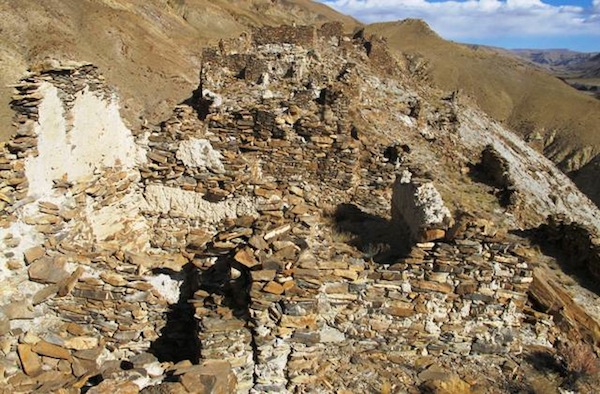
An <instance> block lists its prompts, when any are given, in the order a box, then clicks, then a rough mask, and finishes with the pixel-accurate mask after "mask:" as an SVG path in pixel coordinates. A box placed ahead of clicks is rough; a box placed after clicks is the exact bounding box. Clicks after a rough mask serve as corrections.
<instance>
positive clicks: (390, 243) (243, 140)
mask: <svg viewBox="0 0 600 394" xmlns="http://www.w3.org/2000/svg"><path fill="white" fill-rule="evenodd" d="M202 64H203V66H202V71H201V74H200V76H201V81H202V82H201V85H200V86H199V87H198V89H197V90H196V91H195V92H193V94H190V98H189V99H188V100H187V101H186V103H185V104H182V105H179V106H177V107H176V108H174V110H173V113H172V115H171V116H170V118H169V119H167V120H165V121H164V122H162V123H161V124H159V125H156V126H144V127H140V128H137V129H134V130H131V129H130V128H128V127H127V126H126V125H125V124H124V123H123V121H122V120H121V118H120V117H119V116H118V115H119V113H118V104H117V101H116V100H117V98H116V96H115V95H114V93H113V92H112V91H111V89H110V88H109V87H107V86H106V84H105V83H104V81H103V78H102V76H101V75H99V73H98V71H97V69H96V68H95V67H94V66H92V65H87V64H65V65H62V66H60V67H52V68H49V69H44V70H40V72H38V73H36V74H32V75H30V76H29V77H27V78H25V79H23V80H22V81H21V83H19V84H18V85H16V86H15V89H16V92H15V95H14V97H13V103H12V104H13V108H14V109H15V111H16V122H17V124H18V131H17V134H16V135H15V136H14V137H13V138H12V139H11V140H10V141H9V142H8V143H7V144H6V145H5V146H4V148H3V151H2V155H1V156H0V177H1V179H2V184H1V188H0V208H1V209H2V212H3V215H2V219H1V222H0V242H1V243H2V251H3V252H2V255H0V264H1V265H0V280H2V284H3V286H2V289H1V292H0V305H1V307H0V311H1V312H0V344H1V347H0V352H2V354H3V358H2V359H1V360H0V381H2V386H3V388H2V390H4V391H5V392H7V393H8V392H11V393H12V392H62V393H68V392H88V393H104V392H110V391H112V392H115V393H137V392H142V393H163V392H172V393H185V392H191V393H198V392H207V393H208V392H240V393H247V392H299V393H301V392H339V393H344V392H381V393H389V392H415V393H417V392H435V393H468V392H480V393H490V392H498V393H502V392H539V393H542V392H544V393H547V392H557V390H558V389H559V388H560V389H561V390H579V391H581V392H586V390H589V389H590V388H591V387H593V384H594V378H595V374H596V373H597V366H596V364H595V363H596V361H595V355H594V353H593V351H594V348H593V347H592V344H594V343H597V341H598V339H600V338H599V335H600V326H599V325H598V322H597V321H598V319H597V311H596V310H595V308H594V304H595V303H597V299H598V296H597V293H596V292H595V291H594V287H593V284H590V283H587V282H584V281H582V280H581V276H587V277H593V278H597V277H600V274H599V273H600V270H599V269H598V267H600V258H599V256H600V242H599V241H598V238H596V237H595V234H597V232H598V228H599V226H600V214H599V213H598V210H597V208H596V207H595V206H594V205H593V203H591V202H590V201H589V200H588V199H587V198H586V197H585V196H584V195H583V194H582V193H581V192H579V191H578V190H577V189H576V188H575V187H574V186H573V184H572V183H571V182H570V181H569V180H568V179H567V178H566V177H565V176H564V175H562V174H561V173H560V172H559V171H558V170H557V169H556V168H555V167H554V166H553V165H552V164H551V163H550V162H549V161H548V160H546V159H544V158H543V157H542V156H541V155H539V154H538V153H536V152H535V151H534V150H532V149H530V148H529V147H527V145H526V144H525V143H524V142H523V141H521V140H519V139H518V138H517V137H515V136H514V135H513V134H511V133H510V132H509V131H508V130H506V129H504V128H503V127H502V126H500V125H499V124H497V123H495V122H493V121H491V120H490V119H489V118H488V117H486V116H484V115H483V114H482V113H481V112H479V111H478V110H476V109H472V108H469V107H467V106H465V105H464V104H463V103H462V102H461V98H460V96H459V95H458V94H456V93H453V92H445V93H444V92H439V91H436V90H434V89H432V88H430V87H428V86H425V85H422V84H418V83H417V82H416V81H415V80H413V79H412V78H411V76H410V75H406V74H402V73H401V72H400V71H399V70H401V68H398V67H397V64H396V60H395V59H394V57H393V56H392V55H391V54H390V52H389V51H388V50H387V47H386V45H385V43H384V42H383V41H382V40H380V39H377V38H376V37H373V38H371V37H369V38H366V37H363V36H362V35H360V34H358V35H356V36H347V35H344V34H343V32H342V27H341V25H339V24H335V23H334V24H326V25H323V26H322V27H320V28H318V29H316V28H314V27H308V26H297V27H279V28H262V29H257V30H255V31H254V32H253V33H252V34H246V35H244V36H242V37H240V38H238V39H232V40H228V41H222V42H221V43H220V45H218V46H217V47H215V48H209V49H206V50H205V51H204V54H203V62H202ZM549 215H553V216H552V220H547V216H549ZM567 252H570V253H567ZM571 261H576V262H577V264H571V263H570V262H571ZM561 264H562V265H561ZM565 264H566V265H565ZM567 267H570V269H567ZM562 271H565V272H566V273H563V272H562ZM592 282H593V281H592ZM584 285H585V286H584ZM574 300H575V301H574ZM582 355H583V358H584V359H585V360H587V361H589V362H588V364H585V365H584V366H582V363H581V362H579V364H578V363H577V360H579V361H581V360H580V359H581V357H582ZM576 356H579V357H580V358H579V359H578V358H577V357H576Z"/></svg>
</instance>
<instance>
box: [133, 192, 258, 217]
mask: <svg viewBox="0 0 600 394" xmlns="http://www.w3.org/2000/svg"><path fill="white" fill-rule="evenodd" d="M144 197H145V199H146V202H147V206H146V209H147V210H148V211H150V212H152V213H163V214H169V213H170V212H171V213H172V212H176V213H177V215H178V216H184V217H188V218H198V219H202V220H203V221H204V222H206V223H208V224H216V223H219V222H220V221H222V220H223V219H227V218H231V219H232V218H236V217H239V216H242V215H253V216H256V215H257V212H256V209H255V207H254V201H253V200H252V199H250V198H247V197H246V198H244V197H240V198H231V199H226V200H224V201H220V202H216V203H213V202H209V201H206V200H205V199H203V194H201V193H196V192H192V191H188V190H182V189H178V188H174V187H167V186H162V185H148V186H147V187H146V191H145V192H144Z"/></svg>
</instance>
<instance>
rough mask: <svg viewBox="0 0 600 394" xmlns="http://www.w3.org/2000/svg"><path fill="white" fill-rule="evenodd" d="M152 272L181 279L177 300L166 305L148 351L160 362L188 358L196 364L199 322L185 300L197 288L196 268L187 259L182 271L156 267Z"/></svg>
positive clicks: (188, 298) (198, 354)
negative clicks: (157, 332)
mask: <svg viewBox="0 0 600 394" xmlns="http://www.w3.org/2000/svg"><path fill="white" fill-rule="evenodd" d="M152 273H153V274H154V275H159V274H166V275H168V276H170V277H171V278H172V279H175V280H181V281H182V283H181V287H180V296H179V300H178V301H177V303H175V304H173V305H171V306H170V307H169V311H168V312H167V316H166V320H167V321H166V324H165V326H164V327H163V328H162V329H161V331H160V337H159V338H158V339H157V340H155V341H154V342H153V343H152V344H151V345H150V353H152V354H154V355H155V356H156V358H158V360H159V361H160V362H165V361H171V362H174V363H177V362H179V361H183V360H190V361H191V362H192V363H194V364H197V363H198V360H199V356H200V342H199V340H198V323H197V322H196V319H195V317H194V313H195V309H194V306H193V305H192V304H190V303H189V302H188V300H190V299H191V298H192V297H193V295H194V292H195V291H196V290H198V285H197V283H198V274H197V269H196V267H195V266H194V265H193V264H191V263H188V264H186V265H185V266H184V267H183V269H182V271H181V272H175V271H173V270H170V269H164V268H159V269H155V270H153V271H152Z"/></svg>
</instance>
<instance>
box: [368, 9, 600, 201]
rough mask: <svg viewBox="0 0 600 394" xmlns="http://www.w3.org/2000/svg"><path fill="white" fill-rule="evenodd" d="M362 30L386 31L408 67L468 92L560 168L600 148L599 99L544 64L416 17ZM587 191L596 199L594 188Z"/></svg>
mask: <svg viewBox="0 0 600 394" xmlns="http://www.w3.org/2000/svg"><path fill="white" fill-rule="evenodd" d="M367 32H368V33H374V34H378V35H382V36H384V37H386V38H387V40H388V42H389V45H390V46H391V47H392V48H393V49H395V50H396V51H397V53H399V54H400V55H401V56H406V55H409V59H410V60H409V63H410V64H409V67H412V69H414V70H413V71H416V72H417V73H418V74H419V75H420V76H422V77H423V78H427V79H430V80H431V81H432V82H433V83H434V84H436V85H438V86H439V87H441V88H442V89H445V90H448V91H453V90H459V91H460V92H462V93H463V94H464V95H465V96H469V97H471V98H472V100H473V102H475V103H476V104H477V105H478V106H480V107H481V108H482V109H483V110H484V111H486V112H487V113H488V114H489V115H491V116H492V117H494V118H495V119H497V120H499V121H502V122H504V123H505V124H506V125H508V126H509V127H510V128H512V129H513V130H514V131H516V132H517V133H518V134H519V135H521V136H522V137H523V138H525V139H526V140H528V141H531V142H532V143H534V144H536V145H538V147H539V148H541V149H543V152H544V154H545V155H546V156H547V157H549V158H550V159H551V160H552V161H554V162H555V163H556V164H557V165H558V166H559V167H560V168H561V169H562V170H564V171H565V172H567V173H570V172H571V171H575V170H578V169H579V168H581V167H583V166H585V165H586V164H587V163H588V162H590V161H591V160H592V159H593V158H594V157H595V156H596V155H597V154H598V153H599V152H600V132H599V131H600V101H599V100H597V99H595V98H593V97H591V96H588V95H585V94H583V93H581V92H578V91H577V90H575V89H573V88H571V87H570V86H569V85H567V84H566V83H564V82H563V81H561V80H559V79H558V78H555V77H553V76H551V75H550V74H548V73H546V72H544V71H543V70H541V69H539V68H536V67H532V66H529V65H527V64H525V63H524V62H522V61H520V60H518V59H516V58H510V57H507V56H503V55H501V54H499V53H498V52H496V51H494V50H492V49H488V48H484V47H479V48H478V49H473V48H470V47H468V46H465V45H461V44H456V43H453V42H449V41H446V40H443V39H442V38H441V37H439V36H438V35H437V34H436V33H434V32H433V31H432V30H431V29H430V28H429V26H427V24H425V23H424V22H422V21H419V20H405V21H402V22H393V23H380V24H373V25H370V26H368V27H367ZM403 54H404V55H403ZM587 168H593V166H588V167H587ZM579 179H583V178H582V177H580V178H579ZM580 186H585V187H587V188H588V190H589V185H580ZM590 196H591V197H592V198H593V199H594V200H595V201H596V203H598V202H599V201H600V198H599V197H600V196H599V194H598V190H594V191H593V192H592V193H591V194H590Z"/></svg>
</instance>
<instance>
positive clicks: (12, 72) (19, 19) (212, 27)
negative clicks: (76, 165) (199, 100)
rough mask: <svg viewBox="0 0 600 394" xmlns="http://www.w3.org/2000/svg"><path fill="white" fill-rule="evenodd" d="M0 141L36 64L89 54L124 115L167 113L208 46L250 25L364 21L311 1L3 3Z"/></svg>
mask: <svg viewBox="0 0 600 394" xmlns="http://www.w3.org/2000/svg"><path fill="white" fill-rule="evenodd" d="M0 20H2V23H0V33H1V37H2V38H1V39H0V140H5V139H6V138H7V136H8V135H9V134H10V133H11V116H12V115H11V113H10V112H9V109H8V102H9V101H10V96H11V94H12V88H11V87H7V85H10V84H12V83H15V82H16V81H17V80H18V79H19V78H20V77H21V76H23V74H24V73H25V72H26V71H27V69H28V68H29V67H30V66H31V65H35V64H38V65H40V66H41V67H43V63H44V62H48V59H57V60H60V61H63V62H64V61H65V60H74V61H89V62H92V63H94V64H96V65H97V66H99V68H100V70H101V71H102V72H103V74H104V75H105V76H106V77H107V80H108V82H109V83H110V84H111V85H114V86H116V87H117V89H118V91H119V94H120V96H121V97H122V105H123V108H122V110H123V112H124V115H125V117H126V118H127V119H128V120H129V121H130V122H132V123H133V124H135V123H137V122H138V121H139V119H140V117H141V116H145V117H148V118H149V119H150V121H155V120H157V119H161V118H162V117H163V116H164V114H165V113H166V112H165V111H166V110H167V109H170V108H171V107H172V106H173V104H175V103H177V102H180V101H182V100H183V99H185V98H186V97H187V96H188V95H189V92H190V91H192V90H193V89H194V87H195V86H196V85H197V78H198V76H197V72H198V71H197V70H198V69H199V64H200V54H201V50H202V47H203V46H204V45H205V44H207V43H208V42H209V41H211V40H215V39H219V38H224V37H233V36H237V35H239V34H240V33H241V32H243V31H245V30H248V28H249V27H250V26H257V25H264V24H268V25H275V24H282V23H291V22H295V23H298V24H308V23H322V22H324V21H330V20H339V21H342V22H344V23H346V24H347V25H348V26H350V28H351V26H354V25H356V24H357V22H356V21H355V20H353V19H352V18H350V17H346V16H343V15H341V14H339V13H336V12H335V11H333V10H331V9H330V8H328V7H326V6H323V5H321V4H316V3H313V2H311V1H308V0H291V1H275V2H273V1H269V0H252V1H243V2H237V1H235V2H234V1H227V0H217V1H209V0H149V1H148V0H143V1H142V0H133V1H125V0H46V1H37V0H24V1H19V2H7V1H3V2H0Z"/></svg>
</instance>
